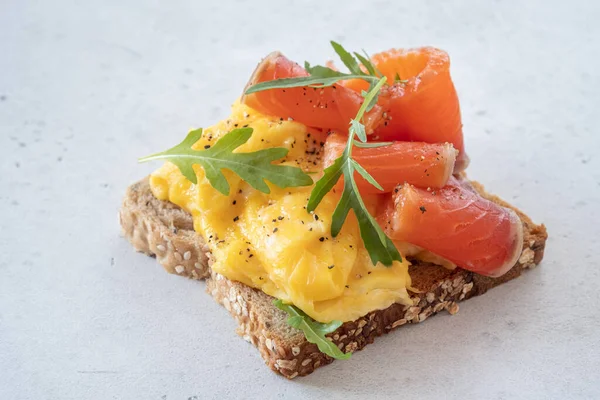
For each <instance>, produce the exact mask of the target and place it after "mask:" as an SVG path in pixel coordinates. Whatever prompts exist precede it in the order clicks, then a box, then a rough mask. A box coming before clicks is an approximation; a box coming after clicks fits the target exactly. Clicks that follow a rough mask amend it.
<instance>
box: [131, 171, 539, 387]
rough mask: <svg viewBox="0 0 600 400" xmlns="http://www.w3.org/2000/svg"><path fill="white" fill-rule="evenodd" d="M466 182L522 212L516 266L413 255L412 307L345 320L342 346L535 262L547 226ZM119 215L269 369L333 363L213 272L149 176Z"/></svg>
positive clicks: (262, 297) (256, 297) (187, 221)
mask: <svg viewBox="0 0 600 400" xmlns="http://www.w3.org/2000/svg"><path fill="white" fill-rule="evenodd" d="M471 183H472V184H473V186H474V188H475V189H476V190H477V191H478V192H479V193H480V194H481V195H482V196H483V197H485V198H487V199H489V200H491V201H494V202H495V203H498V204H500V205H502V206H504V207H508V208H511V209H513V210H515V211H516V213H517V214H518V215H519V217H520V218H521V220H522V222H523V233H524V234H523V250H522V253H521V256H520V257H519V260H518V262H517V263H516V265H515V266H514V267H513V268H512V269H511V270H510V271H509V272H508V273H506V274H505V275H503V276H501V277H499V278H489V277H485V276H482V275H478V274H476V273H473V272H469V271H466V270H463V269H461V268H456V269H455V270H448V269H445V268H443V267H440V266H437V265H433V264H430V263H425V262H420V261H418V260H415V261H414V263H413V265H411V266H410V268H409V272H410V275H411V278H412V284H413V287H414V288H416V289H418V290H419V293H412V296H411V298H412V300H413V305H412V306H405V305H401V304H394V305H392V306H390V307H388V308H386V309H385V310H377V311H373V312H370V313H368V314H367V315H365V316H363V317H361V318H359V319H357V320H355V321H352V322H346V323H344V324H343V325H342V326H340V328H338V329H337V330H336V331H335V332H333V333H332V334H330V335H328V336H329V337H330V339H331V340H333V342H334V343H335V344H336V345H337V346H338V347H339V348H340V349H342V350H343V351H345V352H349V351H356V350H361V349H362V348H363V347H365V346H366V345H367V344H369V343H372V342H373V341H374V339H375V338H376V337H377V336H380V335H382V334H384V333H388V332H390V331H392V330H394V329H396V328H398V327H400V326H402V325H405V324H411V323H417V322H422V321H424V320H425V319H427V318H428V317H430V316H432V315H434V314H437V313H438V312H440V311H442V310H446V311H448V312H449V313H450V314H455V313H456V312H458V302H459V301H462V300H466V299H468V298H471V297H473V296H478V295H480V294H483V293H485V292H486V291H487V290H489V289H490V288H493V287H495V286H498V285H500V284H502V283H504V282H507V281H510V280H512V279H514V278H516V277H518V276H519V275H521V273H522V272H523V271H525V270H527V269H529V268H533V267H535V266H536V265H537V264H539V263H540V261H541V260H542V258H543V256H544V248H545V245H546V239H547V237H548V235H547V233H546V228H545V226H544V225H536V224H534V223H533V222H532V221H531V219H530V218H529V217H527V216H526V215H525V214H524V213H523V212H521V211H520V210H518V209H516V208H515V207H513V206H511V205H510V204H508V203H506V202H504V201H503V200H501V199H500V198H498V197H496V196H494V195H491V194H488V193H486V192H485V190H484V189H483V186H481V185H480V184H479V183H477V182H471ZM119 221H120V224H121V227H122V231H123V234H124V236H125V237H126V238H127V239H128V240H129V241H130V242H131V244H132V245H133V247H134V248H135V249H136V250H137V251H140V252H142V253H145V254H147V255H149V256H152V257H156V259H157V260H158V262H159V263H160V264H161V265H162V266H163V267H164V268H165V270H166V271H167V272H169V273H172V274H177V275H181V276H185V277H188V278H192V279H206V290H207V292H208V293H210V294H211V295H212V296H213V297H214V298H215V300H217V302H219V303H220V304H222V305H223V306H224V307H225V308H226V309H227V310H228V311H229V312H230V314H231V315H232V316H233V317H234V318H235V319H236V321H237V323H238V325H239V326H238V328H237V332H238V334H239V335H240V336H242V337H243V338H244V339H245V340H247V341H248V342H250V343H252V344H253V345H254V346H256V347H257V348H258V350H259V351H260V354H261V356H262V357H263V359H264V360H265V363H266V364H267V365H268V366H269V367H270V368H271V369H272V370H273V371H276V372H278V373H280V374H281V375H283V376H285V377H286V378H290V379H292V378H295V377H296V376H304V375H308V374H310V373H311V372H313V371H314V370H315V369H316V368H319V367H321V366H323V365H327V364H329V363H331V362H332V361H333V359H332V358H331V357H329V356H327V355H326V354H324V353H321V352H320V351H319V350H318V348H317V346H316V345H315V344H312V343H309V342H307V341H306V339H305V338H304V335H303V334H302V332H300V331H298V330H296V329H294V328H292V327H290V326H288V325H287V323H286V319H287V314H285V313H284V312H283V311H280V310H279V309H277V308H276V307H275V306H273V304H272V302H273V298H272V297H271V296H268V295H267V294H265V293H264V292H262V291H260V290H256V289H253V288H251V287H248V286H246V285H244V284H241V283H239V282H234V281H231V280H229V279H227V278H225V277H224V276H222V275H220V274H217V273H214V272H212V271H211V269H210V265H211V259H210V251H209V249H208V247H207V246H206V244H205V243H204V241H203V239H202V238H201V237H200V236H199V235H198V234H196V232H194V230H193V222H192V217H191V216H190V215H189V214H188V213H186V212H185V211H183V210H182V209H181V208H179V207H177V206H175V205H174V204H171V203H169V202H166V201H160V200H158V199H156V198H155V197H154V196H153V195H152V192H151V191H150V186H149V184H148V179H147V178H146V179H143V180H141V181H139V182H137V183H135V184H133V185H131V186H130V187H129V188H128V189H127V193H126V195H125V198H124V200H123V205H122V208H121V211H120V213H119Z"/></svg>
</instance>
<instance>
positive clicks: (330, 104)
mask: <svg viewBox="0 0 600 400" xmlns="http://www.w3.org/2000/svg"><path fill="white" fill-rule="evenodd" d="M304 76H308V73H307V72H306V70H305V69H304V68H302V67H301V66H300V65H298V64H297V63H295V62H293V61H290V60H289V59H287V58H286V57H285V56H284V55H282V54H281V53H279V52H274V53H271V54H269V55H268V56H267V57H266V58H265V59H264V60H263V61H261V63H260V64H259V65H258V67H257V68H256V70H255V71H254V73H253V74H252V77H251V78H250V81H249V82H248V86H246V89H247V88H248V87H250V86H251V85H254V84H257V83H260V82H266V81H272V80H276V79H283V78H297V77H304ZM244 91H245V90H244ZM242 103H245V104H246V105H248V106H250V107H251V108H254V109H255V110H257V111H259V112H262V113H264V114H267V115H273V116H276V117H281V118H286V119H287V118H292V119H294V120H296V121H298V122H301V123H303V124H304V125H307V126H309V127H312V128H319V129H324V130H328V129H332V130H336V131H339V132H348V128H349V126H350V120H351V119H352V118H354V117H355V116H356V114H357V112H358V109H359V108H360V106H361V105H362V103H363V97H362V96H361V95H360V93H357V92H355V91H354V90H351V89H348V88H345V87H343V86H340V85H337V84H336V85H333V86H328V87H323V88H316V87H315V88H313V87H296V88H287V89H270V90H265V91H261V92H255V93H251V94H247V95H244V96H242ZM382 120H383V109H382V108H381V107H380V106H378V105H376V106H375V107H373V108H372V109H371V110H370V111H368V112H367V113H366V114H365V116H364V119H363V122H364V125H365V128H366V131H367V133H371V132H373V130H374V129H375V127H377V126H379V125H380V124H381V123H382Z"/></svg>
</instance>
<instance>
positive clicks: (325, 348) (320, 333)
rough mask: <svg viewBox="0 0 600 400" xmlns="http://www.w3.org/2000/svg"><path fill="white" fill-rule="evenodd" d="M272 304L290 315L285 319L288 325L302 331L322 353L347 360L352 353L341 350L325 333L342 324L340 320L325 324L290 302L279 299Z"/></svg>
mask: <svg viewBox="0 0 600 400" xmlns="http://www.w3.org/2000/svg"><path fill="white" fill-rule="evenodd" d="M273 305H275V307H277V308H279V309H280V310H282V311H285V312H286V313H287V314H289V315H290V316H289V317H288V319H287V323H288V325H290V326H292V327H294V328H296V329H299V330H301V331H302V332H304V336H305V337H306V340H308V341H309V342H310V343H314V344H316V345H317V347H318V348H319V350H320V351H321V352H322V353H325V354H327V355H328V356H330V357H333V358H337V359H338V360H347V359H348V358H350V356H351V355H352V353H344V352H342V351H341V350H340V349H339V348H338V347H337V346H336V345H335V344H334V343H333V342H332V341H331V340H329V339H328V338H326V337H325V335H327V334H329V333H332V332H334V331H335V330H336V329H337V328H339V327H340V326H341V325H342V321H331V322H329V323H327V324H324V323H321V322H317V321H315V320H314V319H312V318H311V317H309V316H308V315H306V314H305V313H304V312H303V311H302V310H300V309H299V308H298V307H296V306H294V305H292V304H285V303H284V302H283V301H281V300H279V299H278V300H275V301H273Z"/></svg>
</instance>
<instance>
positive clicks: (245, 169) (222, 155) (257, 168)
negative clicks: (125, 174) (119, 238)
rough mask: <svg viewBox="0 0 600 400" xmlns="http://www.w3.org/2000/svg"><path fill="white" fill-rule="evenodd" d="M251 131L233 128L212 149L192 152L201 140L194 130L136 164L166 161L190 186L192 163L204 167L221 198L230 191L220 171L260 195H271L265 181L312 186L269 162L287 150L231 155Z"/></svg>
mask: <svg viewBox="0 0 600 400" xmlns="http://www.w3.org/2000/svg"><path fill="white" fill-rule="evenodd" d="M252 132H253V129H252V128H239V129H234V130H232V131H231V132H229V133H227V134H226V135H224V136H223V137H221V138H220V139H219V140H218V141H217V142H216V143H215V144H214V145H213V146H212V147H210V148H205V150H194V149H192V146H193V145H194V143H196V142H197V141H198V140H199V139H200V138H201V137H202V129H197V130H194V131H191V132H190V133H189V134H188V135H187V137H186V138H185V139H184V140H183V142H181V143H180V144H178V145H177V146H175V147H173V148H171V149H169V150H166V151H163V152H161V153H156V154H153V155H150V156H147V157H143V158H140V159H139V160H138V161H139V162H146V161H152V160H160V159H165V160H169V161H171V162H172V163H173V164H175V165H176V166H177V167H178V168H179V170H180V171H181V173H182V174H183V176H185V177H186V178H187V179H188V180H189V181H190V182H192V183H198V178H197V177H196V173H195V172H194V168H193V165H194V164H198V165H200V166H202V168H204V173H205V174H206V178H207V179H208V181H209V182H210V184H211V185H212V186H213V187H214V188H215V189H216V190H218V191H219V192H221V193H222V194H224V195H228V194H229V189H230V188H229V183H228V182H227V179H226V178H225V175H223V172H222V171H221V170H222V169H228V170H231V171H233V172H235V173H236V174H237V175H239V177H240V178H242V179H243V180H244V181H246V182H247V183H248V184H249V185H250V186H252V187H253V188H255V189H256V190H259V191H261V192H263V193H270V189H269V186H268V185H267V184H266V182H265V180H267V181H269V182H271V183H273V184H274V185H276V186H279V187H282V188H285V187H297V186H310V185H312V184H313V180H312V179H311V177H310V176H308V175H307V174H305V173H304V172H303V171H302V170H301V169H300V168H297V167H291V166H287V165H274V164H271V162H273V161H275V160H279V159H281V158H283V157H285V156H286V154H287V153H288V150H287V149H285V148H283V147H276V148H271V149H262V150H258V151H254V152H250V153H234V152H233V151H234V150H235V149H237V148H238V147H240V146H241V145H243V144H244V143H246V142H247V141H248V139H250V136H252Z"/></svg>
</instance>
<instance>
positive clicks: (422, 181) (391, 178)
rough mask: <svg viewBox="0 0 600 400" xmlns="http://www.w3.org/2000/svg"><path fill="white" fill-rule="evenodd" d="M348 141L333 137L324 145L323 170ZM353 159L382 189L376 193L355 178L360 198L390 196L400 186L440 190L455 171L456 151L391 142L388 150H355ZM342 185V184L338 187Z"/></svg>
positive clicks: (344, 137)
mask: <svg viewBox="0 0 600 400" xmlns="http://www.w3.org/2000/svg"><path fill="white" fill-rule="evenodd" d="M347 140H348V137H347V135H341V134H339V133H332V134H330V135H329V136H328V137H327V141H326V142H325V158H324V162H325V167H328V166H330V165H331V164H333V162H334V161H335V159H336V158H338V157H339V156H340V155H341V154H342V152H343V151H344V148H345V147H346V142H347ZM352 158H354V160H355V161H356V162H358V163H359V164H360V165H361V166H362V167H363V168H364V169H366V170H367V172H368V173H369V174H371V176H372V177H373V178H375V180H376V181H377V182H378V183H379V184H380V185H381V186H382V187H383V191H381V190H379V189H378V188H376V187H375V186H373V185H372V184H370V183H369V182H367V181H366V180H365V179H364V178H363V177H362V176H360V175H359V174H356V184H357V186H358V188H359V190H360V192H361V193H363V194H368V193H386V192H391V191H393V190H394V188H395V187H396V186H397V185H398V184H400V183H410V184H413V185H417V186H421V187H424V188H427V187H430V188H441V187H442V186H444V185H445V184H446V183H447V182H448V179H449V178H450V176H451V175H452V171H453V169H454V162H455V159H456V150H455V149H454V147H453V146H452V145H451V144H450V143H443V144H439V143H436V144H431V143H422V142H392V144H390V145H389V146H383V147H373V148H361V147H354V148H353V150H352ZM338 185H340V186H341V185H342V183H341V182H340V183H338Z"/></svg>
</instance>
